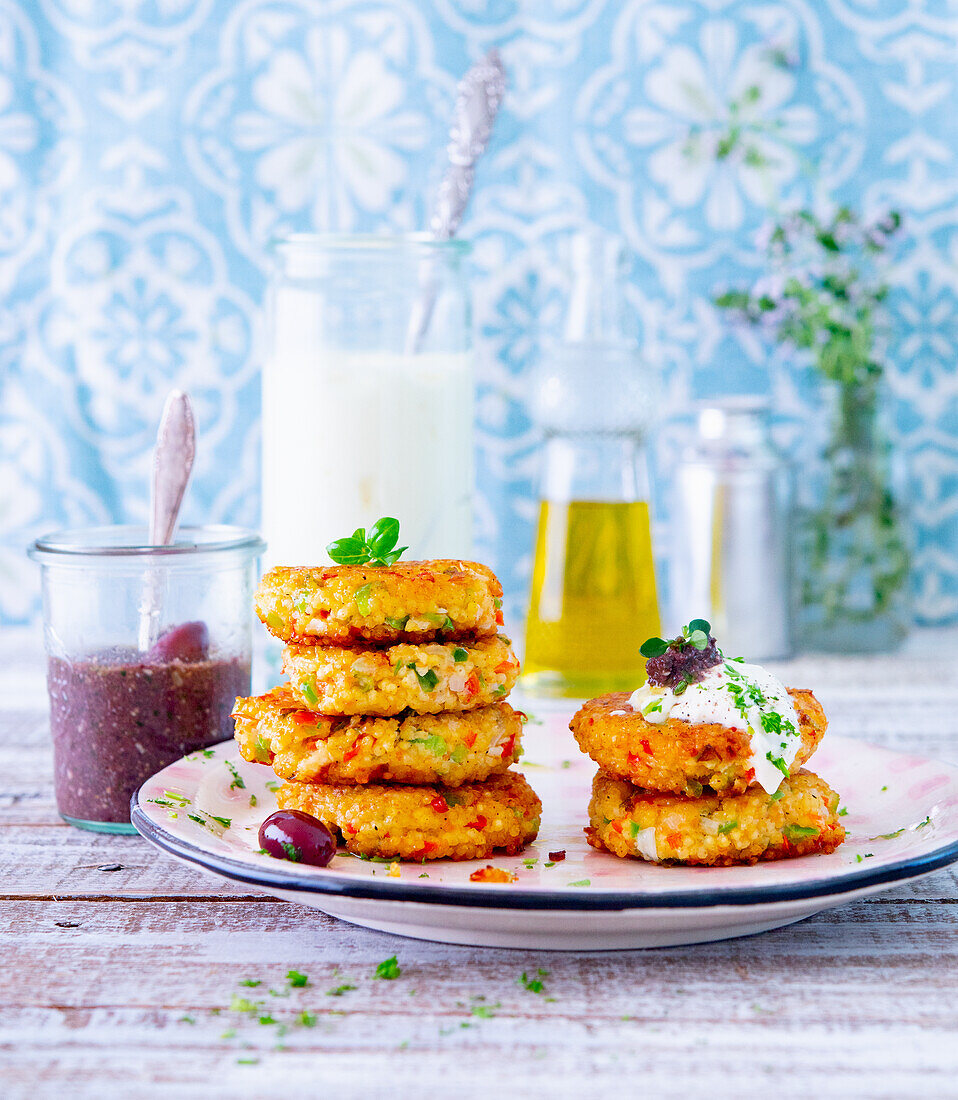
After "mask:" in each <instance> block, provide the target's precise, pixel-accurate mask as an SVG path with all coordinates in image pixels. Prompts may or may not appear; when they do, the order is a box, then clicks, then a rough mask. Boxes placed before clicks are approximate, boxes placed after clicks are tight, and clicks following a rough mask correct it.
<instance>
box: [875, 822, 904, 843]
mask: <svg viewBox="0 0 958 1100" xmlns="http://www.w3.org/2000/svg"><path fill="white" fill-rule="evenodd" d="M904 831H905V826H904V825H902V827H901V828H900V829H896V830H895V831H894V832H893V833H879V834H878V839H879V840H894V839H895V837H899V836H901V834H902V833H903V832H904Z"/></svg>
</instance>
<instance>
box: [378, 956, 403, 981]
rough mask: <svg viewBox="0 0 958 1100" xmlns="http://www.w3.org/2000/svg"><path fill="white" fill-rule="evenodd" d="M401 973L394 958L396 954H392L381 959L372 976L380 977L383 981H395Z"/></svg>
mask: <svg viewBox="0 0 958 1100" xmlns="http://www.w3.org/2000/svg"><path fill="white" fill-rule="evenodd" d="M401 973H402V970H401V968H400V966H399V963H398V962H397V960H396V956H395V955H392V956H390V958H388V959H383V961H382V962H381V963H380V964H379V965H378V966H377V967H376V973H375V974H373V978H382V979H384V980H385V981H389V982H391V981H395V980H396V978H398V977H399V975H400V974H401Z"/></svg>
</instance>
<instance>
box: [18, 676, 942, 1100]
mask: <svg viewBox="0 0 958 1100" xmlns="http://www.w3.org/2000/svg"><path fill="white" fill-rule="evenodd" d="M789 679H790V680H791V681H792V682H794V683H799V682H801V683H808V684H814V685H815V687H816V689H817V690H818V692H819V694H820V696H821V697H822V698H823V701H824V702H825V705H826V707H827V709H828V711H829V713H830V716H831V723H832V729H833V730H835V731H836V732H841V733H844V734H848V735H859V736H864V737H866V738H867V739H868V740H871V741H874V742H876V743H880V744H886V745H888V746H890V747H894V748H907V749H909V750H912V751H919V752H927V753H929V754H930V755H937V756H941V757H943V758H947V759H952V760H958V673H956V670H955V668H954V667H953V662H952V661H950V660H947V659H941V658H939V659H936V660H932V661H928V660H926V659H924V658H922V659H920V660H919V659H910V660H906V661H891V660H884V661H874V662H869V661H861V660H853V661H841V660H835V661H825V662H823V661H816V662H812V661H803V662H801V663H796V665H793V666H792V667H791V668H790V670H789ZM910 685H919V686H920V688H921V690H920V692H919V694H918V698H917V700H916V703H915V705H914V706H911V705H909V706H906V705H905V703H906V702H907V701H908V699H909V690H910V687H909V686H910ZM911 690H914V689H913V687H912V688H911ZM23 702H24V705H22V706H21V707H20V708H19V709H16V710H14V709H10V710H7V711H3V712H0V950H2V955H0V959H2V970H0V974H2V977H0V992H2V994H3V1005H4V1007H3V1011H2V1014H0V1096H3V1097H4V1098H6V1097H20V1096H22V1097H31V1098H32V1097H38V1096H51V1097H63V1096H69V1097H86V1096H90V1097H113V1096H116V1097H127V1096H161V1095H162V1096H164V1097H170V1096H176V1097H194V1096H195V1097H201V1096H202V1097H211V1096H243V1097H246V1096H249V1097H262V1096H284V1097H286V1096H295V1095H305V1096H324V1097H325V1096H333V1097H350V1096H357V1097H359V1096H362V1097H374V1098H375V1097H379V1096H416V1097H432V1096H445V1095H447V1094H448V1093H450V1091H455V1093H456V1094H457V1095H460V1096H483V1097H493V1098H498V1097H512V1096H522V1095H530V1096H548V1097H592V1096H603V1097H604V1096H607V1095H609V1094H610V1093H611V1091H612V1090H616V1091H617V1092H618V1093H619V1094H624V1095H625V1096H644V1095H650V1096H662V1097H672V1096H676V1097H678V1096H689V1095H706V1094H707V1095H710V1096H737V1097H741V1096H752V1095H759V1094H767V1093H768V1092H769V1091H773V1092H774V1094H775V1095H776V1096H785V1097H791V1096H795V1097H809V1096H816V1097H818V1096H841V1097H868V1098H875V1097H909V1096H922V1097H929V1096H943V1097H944V1096H956V1095H958V1008H956V1006H958V873H956V871H955V870H954V869H951V870H948V871H943V872H940V873H938V874H935V875H933V876H930V877H929V878H927V879H924V880H922V881H920V882H918V883H912V884H909V885H906V886H903V887H899V888H896V889H895V890H892V891H889V892H888V893H885V894H881V895H878V896H877V897H872V898H868V899H864V900H861V901H858V902H855V903H852V904H847V905H844V906H840V907H838V908H836V909H833V910H829V911H828V912H826V913H822V914H820V915H818V916H816V917H813V918H811V919H809V920H806V921H804V922H801V923H799V924H796V925H792V926H791V927H789V928H784V929H780V930H778V931H775V932H769V933H765V934H763V935H761V936H757V937H751V938H746V939H739V940H730V941H726V942H724V943H717V944H702V945H697V946H691V947H684V948H667V949H664V948H663V949H657V950H650V951H642V952H615V953H603V954H588V953H582V952H567V953H545V952H543V953H537V952H521V951H508V950H498V949H497V950H487V949H471V948H464V947H455V946H450V945H443V944H431V943H422V942H418V941H414V940H404V939H400V938H397V937H392V936H388V935H385V934H381V933H376V932H370V931H366V930H363V929H359V928H355V927H352V926H350V925H347V924H344V923H342V922H339V921H336V920H333V919H332V918H329V917H325V916H323V915H322V914H319V913H317V912H315V911H312V910H308V909H305V908H303V907H300V906H297V905H290V904H286V903H283V902H279V901H275V900H273V899H269V898H264V897H262V896H259V895H256V894H251V893H249V892H248V891H247V890H246V889H245V888H243V887H239V886H231V885H229V884H227V883H224V882H221V881H220V880H217V879H214V878H210V877H207V876H204V875H202V874H200V873H198V872H195V871H193V870H192V869H190V868H187V867H184V866H180V865H179V864H175V863H173V862H172V861H170V860H167V859H165V858H164V857H163V856H161V855H160V854H159V853H156V852H155V851H154V850H153V849H152V848H151V847H150V846H149V845H147V844H146V843H145V842H143V841H141V840H139V839H138V838H127V837H106V836H98V835H95V834H91V833H83V832H79V831H77V830H73V829H70V828H68V827H67V826H65V825H63V824H62V823H60V822H59V820H58V818H57V817H56V812H55V807H54V804H53V799H52V792H51V788H50V758H49V747H48V743H47V742H48V734H47V729H46V724H45V718H44V715H43V712H42V709H41V708H40V707H39V706H38V705H36V704H35V703H32V702H31V701H30V700H26V701H23ZM117 865H119V868H120V869H119V870H105V869H103V868H111V867H114V866H117ZM392 955H395V956H396V957H397V959H398V962H399V965H400V967H401V970H402V973H401V975H400V977H399V978H398V979H396V980H394V981H386V980H379V979H376V978H374V977H373V975H374V973H375V968H376V965H377V964H378V963H379V962H380V961H382V960H383V959H385V958H387V957H390V956H392ZM540 968H541V969H542V970H544V971H546V972H547V973H546V974H545V975H543V976H542V977H541V980H542V983H543V989H542V992H539V993H535V992H530V991H528V990H527V989H526V988H524V987H523V985H522V984H521V983H520V981H519V980H518V979H519V976H520V974H521V973H522V972H523V971H525V972H526V973H527V974H534V972H536V973H537V972H538V970H539V969H540ZM290 970H295V971H299V972H302V973H303V974H306V975H307V976H308V980H309V984H308V985H307V986H305V987H304V988H293V987H291V986H290V985H289V982H288V981H287V977H286V975H287V973H288V972H289V971H290ZM244 981H250V982H252V981H257V982H260V983H261V984H260V985H257V986H244V985H242V984H241V983H242V982H244ZM342 986H355V987H356V988H355V989H346V990H343V991H342V992H341V994H340V995H338V996H331V995H330V994H329V991H330V990H334V989H337V988H340V987H342ZM270 990H272V991H273V993H274V994H278V995H271V993H270ZM235 998H245V999H246V1001H247V1002H249V1003H248V1004H244V1003H243V1001H242V1000H236V999H235ZM231 1004H232V1006H233V1007H232V1008H231ZM304 1012H305V1013H306V1015H305V1016H303V1015H302V1013H304ZM261 1017H263V1018H265V1019H266V1020H267V1021H270V1020H272V1021H275V1022H266V1023H261V1022H260V1018H261ZM284 1028H285V1034H281V1031H283V1030H284ZM278 1048H283V1049H278ZM623 1090H624V1093H623Z"/></svg>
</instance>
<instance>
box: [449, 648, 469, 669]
mask: <svg viewBox="0 0 958 1100" xmlns="http://www.w3.org/2000/svg"><path fill="white" fill-rule="evenodd" d="M452 659H453V660H454V661H455V662H456V664H460V663H461V662H463V661H468V660H469V650H468V649H463V648H462V646H461V645H457V646H456V648H455V649H454V650H453V651H452Z"/></svg>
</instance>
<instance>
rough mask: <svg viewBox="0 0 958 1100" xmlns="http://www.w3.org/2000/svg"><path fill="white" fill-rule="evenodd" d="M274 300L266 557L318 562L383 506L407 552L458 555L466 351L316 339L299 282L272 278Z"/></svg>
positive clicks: (468, 392)
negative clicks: (339, 344)
mask: <svg viewBox="0 0 958 1100" xmlns="http://www.w3.org/2000/svg"><path fill="white" fill-rule="evenodd" d="M274 310H275V313H274V334H273V346H272V354H271V356H270V358H269V360H268V361H267V363H266V364H265V366H264V370H263V481H262V500H263V535H264V537H265V539H266V541H267V543H268V546H269V549H268V552H267V557H268V559H269V563H270V564H274V565H311V564H318V563H322V562H325V561H327V560H328V559H327V556H326V549H325V548H326V545H327V544H328V543H330V542H332V541H333V539H337V538H341V537H343V536H344V535H351V534H352V533H353V531H354V530H355V529H356V528H357V527H369V526H371V525H372V524H373V523H374V522H375V521H376V520H377V519H379V518H380V517H381V516H395V517H396V518H397V519H398V520H399V522H400V525H401V530H400V545H408V546H409V550H408V551H407V553H406V554H405V555H404V557H405V558H407V559H409V558H431V557H464V558H468V557H469V556H470V554H471V548H472V488H473V455H472V420H473V397H472V362H471V359H472V356H471V354H470V353H469V352H427V353H421V354H415V355H413V354H409V355H406V354H402V353H399V352H395V351H382V352H378V351H368V350H363V351H356V350H345V349H342V348H336V347H329V346H324V344H323V343H322V341H321V340H320V339H319V338H318V336H319V333H318V332H317V331H315V330H316V329H317V328H318V326H319V324H320V319H319V318H318V317H317V315H316V314H317V311H316V305H315V298H314V297H313V296H312V295H311V294H310V293H309V292H308V291H307V290H305V289H300V288H295V287H289V286H287V287H284V288H282V289H281V290H279V292H278V293H277V295H276V298H275V300H274ZM311 329H313V331H311Z"/></svg>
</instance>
